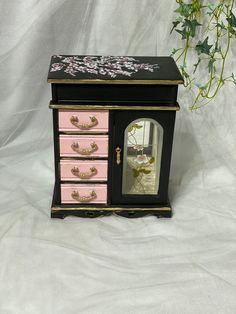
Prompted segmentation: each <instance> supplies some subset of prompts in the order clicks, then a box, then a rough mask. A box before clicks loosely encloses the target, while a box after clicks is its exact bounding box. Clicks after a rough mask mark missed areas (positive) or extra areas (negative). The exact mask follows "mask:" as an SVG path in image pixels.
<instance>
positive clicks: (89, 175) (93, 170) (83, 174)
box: [71, 167, 98, 179]
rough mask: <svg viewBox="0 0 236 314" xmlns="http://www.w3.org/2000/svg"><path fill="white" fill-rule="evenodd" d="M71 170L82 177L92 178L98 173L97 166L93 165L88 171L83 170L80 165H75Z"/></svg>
mask: <svg viewBox="0 0 236 314" xmlns="http://www.w3.org/2000/svg"><path fill="white" fill-rule="evenodd" d="M71 172H72V174H73V175H74V176H76V177H78V178H80V179H90V178H92V177H93V176H95V175H96V174H97V173H98V171H97V169H96V168H95V167H91V168H90V171H88V172H81V171H80V170H79V168H78V167H74V168H72V169H71Z"/></svg>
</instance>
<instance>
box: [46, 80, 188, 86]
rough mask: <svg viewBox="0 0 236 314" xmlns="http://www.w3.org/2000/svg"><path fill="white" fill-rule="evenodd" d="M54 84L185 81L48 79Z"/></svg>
mask: <svg viewBox="0 0 236 314" xmlns="http://www.w3.org/2000/svg"><path fill="white" fill-rule="evenodd" d="M47 82H48V83H53V84H120V85H121V84H122V85H126V84H133V85H179V84H184V81H183V80H99V79H97V80H76V79H75V80H73V79H72V80H71V79H48V80H47Z"/></svg>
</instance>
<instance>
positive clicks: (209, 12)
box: [207, 3, 218, 15]
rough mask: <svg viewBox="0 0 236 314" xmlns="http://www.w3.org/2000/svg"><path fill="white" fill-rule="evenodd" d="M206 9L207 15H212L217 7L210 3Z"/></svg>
mask: <svg viewBox="0 0 236 314" xmlns="http://www.w3.org/2000/svg"><path fill="white" fill-rule="evenodd" d="M207 7H208V9H209V11H208V12H207V14H209V15H212V13H213V12H214V11H215V9H216V8H217V7H218V5H217V4H215V3H210V4H208V6H207Z"/></svg>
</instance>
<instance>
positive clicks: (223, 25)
mask: <svg viewBox="0 0 236 314" xmlns="http://www.w3.org/2000/svg"><path fill="white" fill-rule="evenodd" d="M216 26H217V27H219V28H221V29H226V27H225V24H224V23H223V22H221V23H216Z"/></svg>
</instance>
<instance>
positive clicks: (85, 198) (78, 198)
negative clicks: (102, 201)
mask: <svg viewBox="0 0 236 314" xmlns="http://www.w3.org/2000/svg"><path fill="white" fill-rule="evenodd" d="M71 197H72V198H73V199H74V200H76V201H78V202H81V203H87V202H91V201H93V200H95V199H96V198H97V194H96V192H95V191H92V192H90V194H89V195H87V196H80V195H79V192H78V191H73V192H72V193H71Z"/></svg>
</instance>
